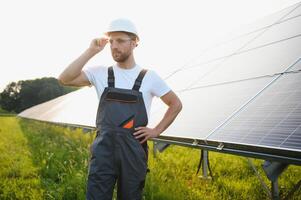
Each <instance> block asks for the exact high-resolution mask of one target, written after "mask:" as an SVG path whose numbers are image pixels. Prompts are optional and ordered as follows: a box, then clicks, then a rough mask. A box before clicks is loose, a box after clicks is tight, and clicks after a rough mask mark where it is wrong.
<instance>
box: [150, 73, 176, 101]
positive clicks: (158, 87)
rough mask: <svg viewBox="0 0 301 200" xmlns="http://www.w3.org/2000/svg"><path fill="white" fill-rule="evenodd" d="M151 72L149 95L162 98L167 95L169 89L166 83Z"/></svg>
mask: <svg viewBox="0 0 301 200" xmlns="http://www.w3.org/2000/svg"><path fill="white" fill-rule="evenodd" d="M150 72H151V83H152V87H151V93H152V95H154V96H156V97H162V96H163V95H165V94H167V93H168V92H169V91H170V90H171V89H170V87H169V86H168V85H167V84H166V82H165V81H164V80H163V79H162V78H161V77H160V76H159V75H158V74H157V73H156V72H154V71H150Z"/></svg>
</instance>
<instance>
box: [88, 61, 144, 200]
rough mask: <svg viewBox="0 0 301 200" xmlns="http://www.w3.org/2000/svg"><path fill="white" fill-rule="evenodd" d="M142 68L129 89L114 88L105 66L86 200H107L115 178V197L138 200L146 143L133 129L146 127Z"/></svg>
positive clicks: (110, 72)
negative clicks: (103, 85) (105, 81)
mask: <svg viewBox="0 0 301 200" xmlns="http://www.w3.org/2000/svg"><path fill="white" fill-rule="evenodd" d="M145 73H146V70H144V69H143V70H141V72H140V74H139V75H138V77H137V79H136V81H135V84H134V86H133V88H132V89H121V88H115V87H114V85H115V78H114V71H113V68H112V67H109V68H108V87H106V88H105V89H104V92H103V93H102V95H101V98H100V101H99V106H98V111H97V117H96V128H97V136H96V138H95V140H94V142H93V144H92V147H91V153H92V157H91V160H90V166H89V175H88V183H87V199H89V200H90V199H93V200H111V199H112V194H113V189H114V186H115V183H116V181H117V197H118V199H122V200H136V199H137V200H140V199H142V191H143V188H144V182H145V177H146V173H147V159H148V156H147V155H148V149H147V142H145V143H143V144H140V142H139V140H137V139H135V137H134V135H133V133H134V132H135V130H134V128H135V127H139V126H146V125H147V123H148V119H147V112H146V108H145V105H144V101H143V97H142V93H141V92H140V91H139V89H140V86H141V83H142V79H143V77H144V75H145Z"/></svg>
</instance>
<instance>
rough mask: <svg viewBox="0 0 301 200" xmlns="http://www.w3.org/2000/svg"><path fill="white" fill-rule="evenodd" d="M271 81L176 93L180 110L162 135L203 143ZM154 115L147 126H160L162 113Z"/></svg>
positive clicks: (253, 81)
mask: <svg viewBox="0 0 301 200" xmlns="http://www.w3.org/2000/svg"><path fill="white" fill-rule="evenodd" d="M272 79H273V78H272V77H264V78H258V79H253V80H247V81H242V82H235V83H228V84H221V85H212V86H207V87H201V88H195V89H191V90H186V91H183V92H181V93H179V96H180V98H181V101H182V103H183V110H182V112H181V113H180V114H179V115H178V117H177V118H176V120H175V121H174V123H173V124H172V125H171V126H170V127H169V128H168V129H167V130H166V131H165V132H164V134H163V135H166V136H167V135H168V136H174V137H183V138H198V139H204V138H205V137H206V136H207V135H208V133H210V132H211V131H212V130H213V129H214V128H216V127H217V126H219V125H220V124H222V123H223V122H224V120H226V119H227V117H228V116H229V115H231V114H232V113H234V112H235V111H236V110H237V109H239V108H240V107H241V105H243V104H244V103H245V102H247V101H248V100H249V99H251V98H252V97H253V96H255V95H256V94H257V92H258V91H260V90H261V89H263V88H264V87H265V86H266V85H268V84H269V83H270V82H271V80H272ZM221 102H222V103H221ZM157 112H158V113H156V115H154V114H153V113H152V115H151V116H152V120H151V124H150V126H153V125H155V124H156V123H158V122H159V120H160V119H161V118H162V116H163V114H164V112H165V109H161V110H158V111H157Z"/></svg>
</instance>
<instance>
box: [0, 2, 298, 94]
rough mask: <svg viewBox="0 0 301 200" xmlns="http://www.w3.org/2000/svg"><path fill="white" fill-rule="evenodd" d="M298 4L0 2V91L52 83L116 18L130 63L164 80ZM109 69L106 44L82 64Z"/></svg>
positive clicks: (108, 51) (110, 62)
mask: <svg viewBox="0 0 301 200" xmlns="http://www.w3.org/2000/svg"><path fill="white" fill-rule="evenodd" d="M298 1H299V0H227V1H223V0H210V1H209V0H207V1H205V0H185V1H183V0H182V1H181V0H179V1H176V0H152V1H143V0H127V1H126V0H119V1H117V0H109V1H102V0H77V1H74V0H73V1H71V0H49V1H48V0H47V1H46V0H26V1H22V0H10V1H1V2H0V25H1V32H0V36H1V37H0V92H1V91H2V90H3V89H4V88H5V86H6V85H7V84H9V83H10V82H12V81H15V82H16V81H19V80H28V79H35V78H42V77H58V76H59V74H60V73H61V72H62V71H63V70H64V68H65V67H67V66H68V65H69V64H70V63H71V62H72V61H73V60H75V59H76V58H77V57H79V56H80V55H81V54H82V53H83V52H84V51H85V50H86V49H87V48H88V47H89V44H90V42H91V41H92V39H93V38H99V37H101V36H102V35H103V33H104V32H105V31H106V28H107V27H108V24H109V23H110V21H112V20H114V19H116V18H128V19H130V20H132V21H133V22H134V23H135V24H136V26H137V29H138V32H139V37H140V39H141V41H140V43H139V45H138V47H137V48H136V49H135V52H134V53H135V59H136V62H137V63H138V64H139V65H141V66H142V67H145V68H149V69H153V70H155V71H157V73H158V74H159V75H161V76H162V77H163V78H164V77H165V76H167V75H168V74H169V73H170V72H171V71H173V70H175V69H177V68H179V67H182V66H185V64H187V63H189V62H190V61H191V60H193V59H194V58H195V57H197V56H198V55H200V53H201V52H202V51H203V50H205V49H206V48H207V47H209V46H211V45H214V44H215V43H217V41H220V40H222V38H223V37H224V36H225V35H229V34H230V33H231V31H232V30H237V29H239V27H241V26H243V25H247V24H249V23H252V22H254V21H256V20H258V19H260V18H262V17H265V16H268V15H269V14H272V13H274V12H276V11H279V10H281V9H284V8H286V7H288V6H290V5H293V4H295V3H297V2H298ZM113 63H114V61H113V60H112V58H111V54H110V50H109V47H108V45H107V47H106V48H105V49H104V50H103V51H102V52H100V53H99V54H97V55H96V56H94V57H93V58H92V59H91V60H89V62H88V63H87V64H86V66H95V65H107V66H108V65H111V64H113Z"/></svg>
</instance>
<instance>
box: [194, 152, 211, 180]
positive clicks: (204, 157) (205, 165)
mask: <svg viewBox="0 0 301 200" xmlns="http://www.w3.org/2000/svg"><path fill="white" fill-rule="evenodd" d="M201 167H202V175H201V176H200V177H201V178H203V179H212V171H211V168H210V165H209V152H208V151H207V150H204V149H202V150H201V157H200V162H199V166H198V170H197V172H196V174H198V173H199V171H200V168H201ZM208 171H209V173H210V175H211V176H209V173H208Z"/></svg>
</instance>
